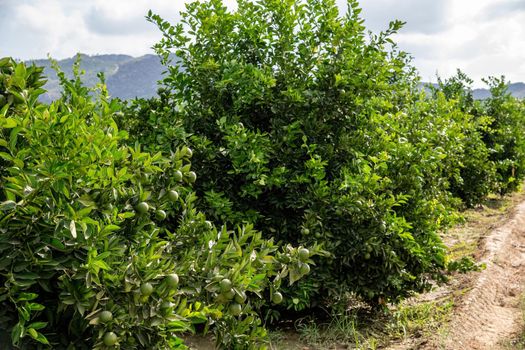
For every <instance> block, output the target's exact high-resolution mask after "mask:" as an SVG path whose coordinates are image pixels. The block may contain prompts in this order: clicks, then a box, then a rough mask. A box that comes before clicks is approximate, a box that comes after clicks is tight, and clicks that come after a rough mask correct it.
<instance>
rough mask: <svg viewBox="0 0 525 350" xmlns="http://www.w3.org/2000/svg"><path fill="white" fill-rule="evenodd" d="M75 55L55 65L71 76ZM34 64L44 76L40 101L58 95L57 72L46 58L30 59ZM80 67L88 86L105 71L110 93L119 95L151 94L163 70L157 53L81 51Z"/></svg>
mask: <svg viewBox="0 0 525 350" xmlns="http://www.w3.org/2000/svg"><path fill="white" fill-rule="evenodd" d="M75 60H76V58H74V57H73V58H67V59H64V60H60V61H58V65H59V66H60V68H61V69H62V71H63V72H64V73H65V74H66V77H68V78H72V77H73V73H72V69H73V64H74V63H75ZM29 63H35V64H36V65H37V66H42V67H44V74H45V75H46V78H47V80H48V81H47V83H46V85H45V87H44V88H45V89H46V90H47V93H45V94H44V95H42V97H41V100H42V101H43V102H50V101H53V100H55V99H57V98H58V97H60V91H61V89H60V85H59V80H58V76H57V74H56V72H55V71H54V70H53V68H52V67H51V62H50V61H49V60H47V59H41V60H33V61H29ZM80 69H81V70H83V71H84V72H85V73H84V74H83V75H82V78H81V79H82V81H83V82H84V84H86V85H87V86H90V87H91V86H94V85H95V84H97V83H98V82H99V78H98V77H97V74H98V73H99V72H102V73H104V75H105V77H106V85H107V88H108V91H109V94H110V95H111V96H113V97H119V98H121V99H131V98H135V97H146V98H147V97H152V96H155V95H156V92H157V81H159V80H161V79H162V72H163V71H164V70H165V68H164V66H162V64H161V63H160V59H159V57H158V56H156V55H144V56H141V57H132V56H128V55H95V56H89V55H84V54H81V61H80Z"/></svg>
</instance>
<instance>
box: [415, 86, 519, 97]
mask: <svg viewBox="0 0 525 350" xmlns="http://www.w3.org/2000/svg"><path fill="white" fill-rule="evenodd" d="M429 86H433V87H438V84H435V83H424V82H422V83H420V84H419V88H420V89H424V90H425V91H427V92H430V88H429ZM509 92H510V93H511V95H512V96H514V97H516V98H525V83H511V84H509ZM472 95H473V96H474V99H476V100H484V99H486V98H489V97H490V90H489V89H483V88H478V89H473V90H472Z"/></svg>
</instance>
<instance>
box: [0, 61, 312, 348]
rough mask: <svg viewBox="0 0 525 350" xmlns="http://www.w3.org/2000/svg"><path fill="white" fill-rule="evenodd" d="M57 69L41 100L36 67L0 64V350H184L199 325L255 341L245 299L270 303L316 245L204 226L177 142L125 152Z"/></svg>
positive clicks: (110, 110)
mask: <svg viewBox="0 0 525 350" xmlns="http://www.w3.org/2000/svg"><path fill="white" fill-rule="evenodd" d="M76 70H77V72H78V65H77V66H76ZM59 76H60V78H61V81H62V84H63V88H64V92H63V96H62V98H61V99H60V100H58V101H55V102H53V103H52V104H51V105H44V104H40V103H38V102H37V97H38V95H39V94H40V93H41V92H42V90H41V89H39V87H40V86H41V85H42V84H43V80H42V77H41V69H38V68H35V67H29V68H28V67H26V66H25V65H24V64H23V63H16V62H15V61H13V60H11V59H2V60H0V87H1V89H0V94H1V96H3V98H2V101H3V105H2V106H1V108H0V161H1V163H0V165H1V166H2V170H1V173H0V306H1V307H0V347H1V348H11V347H16V348H22V349H29V348H31V349H50V348H52V349H66V348H67V349H72V348H74V349H112V348H116V347H119V348H123V349H167V348H170V349H183V348H186V347H185V346H184V344H183V341H182V340H181V338H180V335H181V334H182V333H184V332H199V331H207V330H209V329H212V330H213V331H214V332H215V335H216V339H217V343H218V345H219V346H220V347H222V348H227V349H248V348H259V347H260V346H263V344H264V342H265V341H266V332H265V329H264V327H263V326H262V322H261V320H260V319H259V316H258V314H257V313H256V312H255V311H254V305H257V306H258V305H260V304H261V303H268V304H271V303H272V301H273V302H280V300H281V299H282V295H281V294H280V292H279V288H280V285H281V282H282V281H283V279H284V278H287V277H289V278H290V282H294V281H296V280H297V279H299V278H300V277H302V276H303V275H304V274H306V273H307V271H305V268H304V266H308V264H309V263H311V262H312V261H311V260H310V255H311V254H314V253H315V252H314V251H311V252H307V253H308V254H306V255H305V254H304V251H303V250H301V249H297V248H293V247H291V246H286V247H281V248H279V247H278V246H276V245H275V244H273V242H272V241H271V240H267V239H263V238H262V237H261V234H260V233H259V232H257V231H255V230H254V229H253V228H252V227H251V226H250V225H244V226H239V227H238V229H236V230H234V231H230V230H227V229H226V227H225V226H215V225H214V224H212V223H211V222H209V221H207V220H206V218H205V216H204V215H203V214H202V213H201V212H199V211H198V210H197V209H196V208H195V205H194V204H195V200H196V197H195V195H194V193H193V191H192V188H191V186H192V185H193V183H194V182H195V181H196V174H195V173H194V172H193V171H192V170H191V163H190V160H191V156H192V151H191V150H190V149H188V148H187V147H180V148H177V149H174V150H172V152H170V153H165V154H162V153H160V152H158V153H149V152H145V151H143V150H142V149H141V146H140V145H139V144H135V145H134V146H133V147H129V146H127V145H126V144H125V143H124V140H125V139H126V138H127V133H126V132H125V131H122V130H119V128H118V126H117V125H116V123H115V122H114V120H113V118H114V117H115V116H116V115H118V114H119V113H120V108H121V105H120V103H119V102H118V101H116V100H113V101H110V100H108V99H107V95H106V92H105V88H104V86H103V85H101V86H100V87H99V89H100V91H99V92H98V93H96V95H97V97H96V98H93V97H92V93H95V92H94V91H90V90H89V89H86V88H84V87H83V86H82V85H81V84H80V79H79V78H78V75H77V77H76V78H75V79H73V80H72V81H68V80H67V79H65V78H64V75H63V74H62V73H59Z"/></svg>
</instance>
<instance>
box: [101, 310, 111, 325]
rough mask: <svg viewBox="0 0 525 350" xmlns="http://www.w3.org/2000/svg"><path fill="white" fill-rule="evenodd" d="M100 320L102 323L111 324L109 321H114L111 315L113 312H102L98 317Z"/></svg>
mask: <svg viewBox="0 0 525 350" xmlns="http://www.w3.org/2000/svg"><path fill="white" fill-rule="evenodd" d="M98 319H99V320H100V322H102V323H107V322H109V321H111V320H112V319H113V314H112V313H111V311H102V312H101V313H100V314H99V315H98Z"/></svg>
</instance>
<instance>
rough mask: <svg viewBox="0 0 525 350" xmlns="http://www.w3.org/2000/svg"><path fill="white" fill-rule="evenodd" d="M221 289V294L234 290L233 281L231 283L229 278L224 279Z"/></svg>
mask: <svg viewBox="0 0 525 350" xmlns="http://www.w3.org/2000/svg"><path fill="white" fill-rule="evenodd" d="M219 287H220V289H221V292H228V291H230V290H231V289H232V281H230V280H229V279H227V278H224V279H222V280H221V281H220V282H219Z"/></svg>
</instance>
